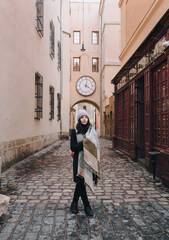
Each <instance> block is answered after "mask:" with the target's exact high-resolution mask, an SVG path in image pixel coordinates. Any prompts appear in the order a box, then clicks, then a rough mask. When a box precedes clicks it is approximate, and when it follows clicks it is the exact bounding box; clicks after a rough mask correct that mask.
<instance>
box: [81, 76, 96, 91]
mask: <svg viewBox="0 0 169 240" xmlns="http://www.w3.org/2000/svg"><path fill="white" fill-rule="evenodd" d="M76 89H77V91H78V93H80V94H81V95H83V96H89V95H91V94H92V93H94V91H95V89H96V83H95V81H94V80H93V79H92V78H90V77H87V76H84V77H81V78H79V80H78V81H77V83H76Z"/></svg>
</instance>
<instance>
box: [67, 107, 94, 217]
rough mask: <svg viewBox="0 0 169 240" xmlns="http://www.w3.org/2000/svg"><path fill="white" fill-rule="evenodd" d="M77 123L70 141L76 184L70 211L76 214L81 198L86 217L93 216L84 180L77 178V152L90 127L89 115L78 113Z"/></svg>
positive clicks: (81, 146) (80, 148)
mask: <svg viewBox="0 0 169 240" xmlns="http://www.w3.org/2000/svg"><path fill="white" fill-rule="evenodd" d="M77 121H78V123H77V125H76V129H73V130H72V132H71V140H70V149H71V156H72V157H73V178H74V182H75V183H76V187H75V191H74V197H73V201H72V204H71V206H70V210H71V212H72V213H74V214H77V213H78V200H79V197H81V199H82V201H83V204H84V210H85V213H86V215H87V216H93V211H92V209H91V206H90V204H89V200H88V197H87V192H86V186H85V179H84V178H83V177H80V176H78V155H79V152H81V151H83V140H84V139H85V137H86V136H85V134H86V133H87V131H88V129H89V128H90V127H91V124H90V121H89V115H88V113H87V112H86V111H85V110H84V109H82V110H79V111H78V113H77Z"/></svg>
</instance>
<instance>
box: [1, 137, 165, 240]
mask: <svg viewBox="0 0 169 240" xmlns="http://www.w3.org/2000/svg"><path fill="white" fill-rule="evenodd" d="M100 141H101V179H100V181H99V184H98V187H97V189H96V194H95V195H93V194H92V192H91V191H90V190H89V189H88V188H87V192H88V196H89V199H90V203H91V206H92V208H93V210H94V217H86V215H85V213H84V210H83V205H82V202H81V201H80V202H79V210H80V211H79V213H78V214H77V215H73V214H71V212H70V210H69V206H70V203H71V200H72V197H73V191H74V187H75V184H74V183H73V180H72V171H73V170H72V158H71V157H70V155H69V141H68V140H60V141H58V142H57V143H55V144H53V145H52V146H50V147H48V148H46V149H44V150H42V151H40V152H38V153H36V154H34V155H32V156H30V157H28V158H26V159H24V160H23V161H21V162H20V163H18V164H15V165H14V166H13V167H11V168H10V169H8V170H6V171H5V172H3V173H2V194H5V195H7V196H10V199H11V201H10V205H9V207H8V211H7V212H6V214H5V215H4V216H3V217H1V218H0V240H7V239H9V240H21V239H22V240H36V239H37V240H43V239H46V240H57V239H59V240H70V239H72V240H76V239H79V240H89V239H90V240H103V239H105V240H106V239H107V240H108V239H109V240H113V239H117V240H120V239H125V240H130V239H131V240H134V239H138V240H153V239H158V240H167V239H169V189H167V188H165V187H164V186H163V185H159V186H157V185H154V184H153V183H150V182H149V180H150V179H151V178H152V174H151V173H149V172H148V171H147V170H146V169H145V168H144V167H142V166H141V165H139V164H137V163H135V162H133V161H132V160H131V159H130V158H128V157H127V156H126V155H123V154H121V153H119V152H117V151H114V150H112V149H111V144H112V142H111V141H109V140H105V139H100Z"/></svg>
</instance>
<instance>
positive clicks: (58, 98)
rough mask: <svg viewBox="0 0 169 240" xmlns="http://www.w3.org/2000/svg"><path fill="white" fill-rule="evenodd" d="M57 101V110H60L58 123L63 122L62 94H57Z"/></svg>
mask: <svg viewBox="0 0 169 240" xmlns="http://www.w3.org/2000/svg"><path fill="white" fill-rule="evenodd" d="M57 101H58V106H57V108H58V114H57V117H58V119H57V120H58V121H59V120H61V94H60V93H58V94H57Z"/></svg>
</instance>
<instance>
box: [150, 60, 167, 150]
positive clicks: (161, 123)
mask: <svg viewBox="0 0 169 240" xmlns="http://www.w3.org/2000/svg"><path fill="white" fill-rule="evenodd" d="M168 99H169V98H168V69H167V64H165V65H163V66H161V67H160V68H159V69H158V70H156V71H155V72H154V75H153V120H154V124H153V130H154V131H153V133H154V145H155V146H159V147H163V148H166V147H168V144H169V141H168V107H167V102H168Z"/></svg>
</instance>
